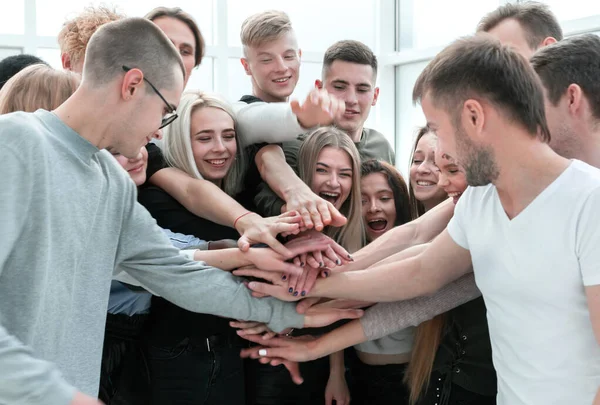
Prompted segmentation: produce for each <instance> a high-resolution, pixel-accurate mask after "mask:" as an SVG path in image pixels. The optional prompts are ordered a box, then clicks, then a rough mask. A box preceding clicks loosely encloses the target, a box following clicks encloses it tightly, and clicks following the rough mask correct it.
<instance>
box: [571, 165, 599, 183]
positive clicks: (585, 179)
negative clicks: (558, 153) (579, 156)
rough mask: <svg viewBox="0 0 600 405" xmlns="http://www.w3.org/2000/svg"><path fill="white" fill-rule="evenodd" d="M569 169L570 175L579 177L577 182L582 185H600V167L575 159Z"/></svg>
mask: <svg viewBox="0 0 600 405" xmlns="http://www.w3.org/2000/svg"><path fill="white" fill-rule="evenodd" d="M568 170H569V171H570V175H571V176H573V177H575V178H577V179H578V181H577V184H578V185H580V186H582V187H587V186H590V185H591V186H593V185H598V186H600V169H598V168H597V167H594V166H592V165H590V164H587V163H585V162H583V161H581V160H576V159H573V161H572V162H571V164H570V165H569V168H568Z"/></svg>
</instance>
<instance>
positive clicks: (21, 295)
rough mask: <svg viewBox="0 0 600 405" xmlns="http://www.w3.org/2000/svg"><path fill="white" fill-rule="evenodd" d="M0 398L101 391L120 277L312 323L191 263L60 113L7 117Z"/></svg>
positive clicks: (193, 301)
mask: <svg viewBox="0 0 600 405" xmlns="http://www.w3.org/2000/svg"><path fill="white" fill-rule="evenodd" d="M0 145H1V147H0V230H1V232H2V239H1V240H0V404H11V405H18V404H45V405H47V404H50V405H53V404H57V405H67V404H69V403H70V401H71V400H72V397H73V394H74V392H75V389H77V390H80V391H82V392H84V393H86V394H88V395H92V396H96V395H97V392H98V384H99V376H100V359H101V352H102V339H103V335H104V324H105V318H106V310H107V302H108V294H109V288H110V284H111V278H112V276H113V273H118V272H121V271H125V272H127V273H128V274H129V275H131V276H132V277H133V278H135V279H136V280H137V281H139V282H140V284H141V285H143V286H144V287H146V288H147V289H148V290H149V291H156V292H157V293H158V294H160V295H162V296H163V297H165V298H167V299H169V300H170V301H172V302H173V303H175V304H176V305H178V306H180V307H183V308H186V309H188V310H191V311H196V312H203V313H209V314H213V315H218V316H224V317H228V318H237V319H247V320H249V319H252V320H256V321H260V322H267V323H268V324H269V325H270V327H271V328H272V329H273V330H277V331H280V330H282V329H284V328H286V327H302V326H303V317H302V316H300V315H298V314H297V313H296V311H295V305H294V304H292V303H283V302H281V301H277V300H275V299H271V298H268V299H254V298H252V297H251V295H250V294H249V291H248V290H247V288H246V287H245V286H244V285H243V284H242V283H241V281H240V279H238V278H236V277H234V276H232V275H231V274H230V273H228V272H224V271H221V270H219V269H216V268H212V267H208V266H206V265H205V264H203V263H200V262H194V261H190V260H189V259H187V258H185V257H183V256H181V255H180V254H179V251H178V250H177V249H175V248H174V247H172V246H171V244H170V243H169V240H168V239H167V237H166V236H165V235H164V234H163V232H162V231H161V229H160V228H159V227H158V226H156V222H155V221H154V219H152V218H151V216H150V214H149V213H148V212H147V211H146V210H145V209H144V208H143V207H142V206H141V205H139V204H138V203H137V202H136V193H137V191H136V188H135V185H134V184H133V182H132V181H131V179H130V178H129V176H128V175H127V173H125V171H124V170H123V169H122V168H121V167H120V166H119V165H118V164H117V162H116V161H115V159H114V158H113V157H112V156H111V155H110V154H109V153H108V152H106V151H99V150H98V149H97V148H96V147H95V146H94V145H92V144H91V143H89V142H88V141H87V140H85V139H83V138H82V137H80V136H79V135H78V134H77V133H76V132H74V131H73V130H72V129H70V128H69V127H67V126H66V125H65V124H64V123H63V122H62V121H61V120H60V119H59V118H58V117H56V116H55V115H54V114H52V113H49V112H47V111H42V110H39V111H37V112H36V113H33V114H27V113H15V114H9V115H4V116H0Z"/></svg>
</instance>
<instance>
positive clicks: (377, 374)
mask: <svg viewBox="0 0 600 405" xmlns="http://www.w3.org/2000/svg"><path fill="white" fill-rule="evenodd" d="M346 364H347V366H348V373H347V374H348V386H349V388H350V397H351V398H352V402H351V403H352V405H389V404H393V405H406V404H408V396H409V392H408V388H407V387H406V385H404V383H403V382H402V379H403V378H404V372H405V371H406V366H407V364H389V365H385V366H371V365H368V364H365V363H363V362H362V361H361V360H360V359H359V358H358V356H357V355H356V352H355V351H354V349H352V348H350V349H348V350H346Z"/></svg>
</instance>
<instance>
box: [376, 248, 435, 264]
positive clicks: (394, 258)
mask: <svg viewBox="0 0 600 405" xmlns="http://www.w3.org/2000/svg"><path fill="white" fill-rule="evenodd" d="M427 246H429V243H423V244H422V245H415V246H411V247H409V248H407V249H404V250H403V251H401V252H398V253H395V254H393V255H391V256H388V257H386V258H385V259H383V260H380V261H378V262H377V263H375V264H373V265H372V266H371V267H377V266H381V265H383V264H390V263H396V262H400V261H402V260H404V259H408V258H410V257H415V256H417V255H418V254H419V253H421V252H423V251H424V250H425V249H427Z"/></svg>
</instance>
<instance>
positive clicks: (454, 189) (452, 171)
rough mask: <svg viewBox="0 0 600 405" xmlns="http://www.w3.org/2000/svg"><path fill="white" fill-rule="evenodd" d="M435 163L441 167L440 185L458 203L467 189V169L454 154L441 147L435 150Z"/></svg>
mask: <svg viewBox="0 0 600 405" xmlns="http://www.w3.org/2000/svg"><path fill="white" fill-rule="evenodd" d="M435 164H436V166H437V167H438V169H439V179H440V180H439V182H438V186H439V187H441V188H443V189H444V191H445V192H446V193H447V194H448V197H450V198H452V201H453V202H454V204H456V203H457V202H458V199H459V198H460V196H461V195H462V193H463V192H464V191H465V190H466V189H467V178H466V176H465V171H464V170H463V168H462V167H461V166H460V165H459V164H458V163H457V162H456V160H455V159H454V158H453V157H452V156H450V155H449V154H447V153H445V152H444V151H443V150H442V148H440V147H437V148H436V150H435Z"/></svg>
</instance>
